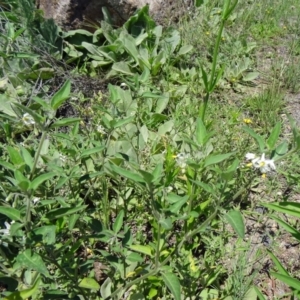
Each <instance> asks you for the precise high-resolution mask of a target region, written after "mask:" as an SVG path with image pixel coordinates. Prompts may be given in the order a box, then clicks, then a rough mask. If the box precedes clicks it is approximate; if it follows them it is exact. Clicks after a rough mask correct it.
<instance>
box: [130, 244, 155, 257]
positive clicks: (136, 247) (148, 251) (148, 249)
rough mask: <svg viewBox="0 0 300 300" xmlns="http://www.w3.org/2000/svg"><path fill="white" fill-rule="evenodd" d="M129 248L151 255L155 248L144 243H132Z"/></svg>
mask: <svg viewBox="0 0 300 300" xmlns="http://www.w3.org/2000/svg"><path fill="white" fill-rule="evenodd" d="M129 248H130V249H131V250H133V251H136V252H139V253H143V254H146V255H148V256H150V257H152V256H153V253H152V252H153V249H152V248H151V247H150V246H144V245H130V246H129Z"/></svg>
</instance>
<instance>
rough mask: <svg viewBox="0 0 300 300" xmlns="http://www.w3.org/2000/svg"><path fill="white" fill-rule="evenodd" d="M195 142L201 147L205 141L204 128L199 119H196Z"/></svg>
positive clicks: (205, 133)
mask: <svg viewBox="0 0 300 300" xmlns="http://www.w3.org/2000/svg"><path fill="white" fill-rule="evenodd" d="M196 141H197V143H198V144H199V145H201V146H203V145H204V144H205V142H206V141H207V131H206V127H205V125H204V123H203V121H202V119H201V118H197V121H196Z"/></svg>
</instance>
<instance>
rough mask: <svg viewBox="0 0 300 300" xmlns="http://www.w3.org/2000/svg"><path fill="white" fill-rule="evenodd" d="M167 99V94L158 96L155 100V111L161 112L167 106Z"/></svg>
mask: <svg viewBox="0 0 300 300" xmlns="http://www.w3.org/2000/svg"><path fill="white" fill-rule="evenodd" d="M169 100H170V98H169V95H166V96H161V97H159V98H158V100H157V102H156V108H155V112H156V113H158V114H160V113H162V112H163V111H164V110H165V109H166V107H167V106H168V103H169Z"/></svg>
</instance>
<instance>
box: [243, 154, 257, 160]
mask: <svg viewBox="0 0 300 300" xmlns="http://www.w3.org/2000/svg"><path fill="white" fill-rule="evenodd" d="M245 157H246V159H247V160H252V159H254V158H255V157H256V155H255V154H254V153H247V154H246V155H245Z"/></svg>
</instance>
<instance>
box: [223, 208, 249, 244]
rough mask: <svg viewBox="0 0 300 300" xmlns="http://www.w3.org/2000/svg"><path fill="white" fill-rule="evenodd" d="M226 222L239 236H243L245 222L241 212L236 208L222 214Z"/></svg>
mask: <svg viewBox="0 0 300 300" xmlns="http://www.w3.org/2000/svg"><path fill="white" fill-rule="evenodd" d="M224 217H225V219H226V220H227V222H228V223H229V224H230V225H231V226H232V228H233V229H234V230H235V232H236V233H237V234H238V235H239V237H241V238H244V236H245V224H244V220H243V217H242V214H241V212H240V211H238V210H231V211H229V212H228V213H227V214H226V215H224Z"/></svg>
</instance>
